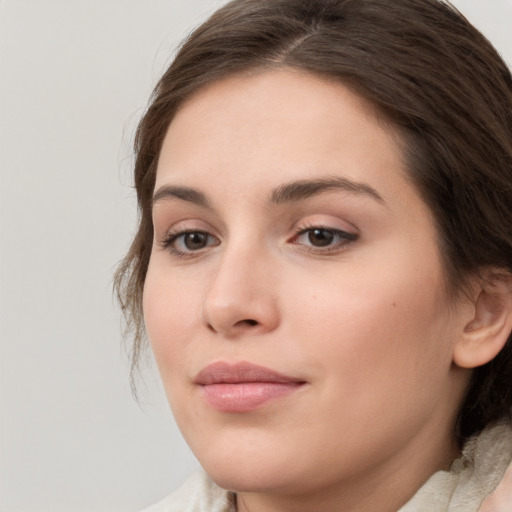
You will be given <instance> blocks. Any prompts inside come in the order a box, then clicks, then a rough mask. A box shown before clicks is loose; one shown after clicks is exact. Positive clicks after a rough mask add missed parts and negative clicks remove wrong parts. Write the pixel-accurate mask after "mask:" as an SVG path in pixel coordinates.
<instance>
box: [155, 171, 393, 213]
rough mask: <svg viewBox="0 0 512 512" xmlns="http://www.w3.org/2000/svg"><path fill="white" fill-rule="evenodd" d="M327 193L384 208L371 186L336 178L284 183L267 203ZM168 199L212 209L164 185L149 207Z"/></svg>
mask: <svg viewBox="0 0 512 512" xmlns="http://www.w3.org/2000/svg"><path fill="white" fill-rule="evenodd" d="M330 190H344V191H347V192H352V193H354V194H357V195H364V196H368V197H370V198H372V199H374V200H376V201H378V202H379V203H382V204H384V205H385V204H386V201H384V198H383V197H382V196H381V195H380V194H379V193H378V192H377V191H376V190H375V189H374V188H373V187H371V186H370V185H367V184H366V183H359V182H357V181H353V180H351V179H349V178H341V177H337V176H332V177H331V176H329V177H326V178H317V179H313V180H297V181H292V182H290V183H285V184H283V185H280V186H279V187H277V188H276V189H275V190H274V191H273V192H272V194H271V195H270V200H269V203H270V204H274V205H277V204H283V203H288V202H295V201H301V200H303V199H307V198H309V197H312V196H315V195H318V194H322V193H324V192H329V191H330ZM167 199H180V200H182V201H186V202H189V203H193V204H196V205H198V206H202V207H204V208H211V205H210V202H209V201H208V199H207V197H206V195H205V194H203V192H201V191H199V190H197V189H195V188H190V187H184V186H181V185H164V186H163V187H160V188H159V189H158V190H157V191H156V192H155V194H154V195H153V199H152V206H154V205H155V204H156V203H158V202H160V201H163V200H167Z"/></svg>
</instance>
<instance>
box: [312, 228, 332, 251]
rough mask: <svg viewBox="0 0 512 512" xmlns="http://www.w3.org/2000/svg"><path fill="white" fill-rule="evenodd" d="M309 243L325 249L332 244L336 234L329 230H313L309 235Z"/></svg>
mask: <svg viewBox="0 0 512 512" xmlns="http://www.w3.org/2000/svg"><path fill="white" fill-rule="evenodd" d="M308 238H309V241H310V242H311V244H312V245H315V246H316V247H324V246H326V245H329V244H331V243H332V241H333V239H334V234H333V233H332V231H328V230H327V229H313V230H312V231H310V232H309V235H308Z"/></svg>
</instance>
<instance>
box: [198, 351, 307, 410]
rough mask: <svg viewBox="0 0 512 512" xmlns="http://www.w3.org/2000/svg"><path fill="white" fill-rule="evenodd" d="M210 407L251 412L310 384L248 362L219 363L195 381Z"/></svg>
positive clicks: (199, 375)
mask: <svg viewBox="0 0 512 512" xmlns="http://www.w3.org/2000/svg"><path fill="white" fill-rule="evenodd" d="M194 382H195V384H197V385H199V386H200V387H201V391H202V395H203V397H204V399H205V400H206V402H207V403H208V405H210V406H211V407H213V408H214V409H216V410H218V411H221V412H250V411H253V410H255V409H258V408H260V407H262V406H264V405H266V404H267V403H268V402H272V401H275V400H277V399H279V398H284V397H285V396H288V395H290V394H291V393H294V392H295V391H298V390H299V389H301V388H302V387H303V386H304V385H305V384H306V382H305V381H303V380H301V379H298V378H295V377H291V376H287V375H283V374H282V373H279V372H276V371H275V370H271V369H270V368H266V367H264V366H259V365H255V364H252V363H248V362H245V361H243V362H237V363H227V362H223V361H221V362H215V363H212V364H210V365H208V366H206V367H205V368H203V369H202V370H201V371H200V372H199V373H198V375H197V377H196V378H195V380H194Z"/></svg>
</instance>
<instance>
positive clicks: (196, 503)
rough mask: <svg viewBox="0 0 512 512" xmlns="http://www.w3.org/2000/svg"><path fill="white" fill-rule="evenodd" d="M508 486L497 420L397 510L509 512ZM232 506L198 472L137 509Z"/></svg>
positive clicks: (505, 435)
mask: <svg viewBox="0 0 512 512" xmlns="http://www.w3.org/2000/svg"><path fill="white" fill-rule="evenodd" d="M507 468H509V469H508V470H507ZM500 482H501V483H500ZM511 489H512V427H511V425H510V424H509V423H508V422H500V423H497V424H496V425H493V426H491V427H488V428H486V429H485V430H484V431H482V432H481V433H480V435H478V436H475V437H473V438H471V439H469V440H468V441H467V443H466V444H465V446H464V449H463V451H462V455H461V457H460V458H458V459H457V460H456V461H455V462H454V463H453V464H452V466H451V468H450V471H438V472H437V473H434V474H433V475H432V476H431V477H430V478H429V480H428V481H427V482H426V483H425V484H424V485H423V486H422V487H421V488H420V489H419V490H418V492H417V493H416V494H415V495H414V496H413V498H412V499H411V500H410V501H409V502H407V503H406V504H405V505H404V506H403V507H402V508H400V510H399V511H398V512H512V490H511ZM235 510H236V507H235V496H234V494H233V493H231V492H228V491H225V490H224V489H221V488H220V487H219V486H217V485H216V484H215V483H214V482H212V480H211V479H210V478H209V477H208V476H207V475H206V473H205V472H204V471H200V472H198V473H196V474H194V475H193V476H192V477H191V478H190V479H189V480H188V481H187V482H186V483H185V484H184V485H183V486H181V487H180V488H179V489H178V490H177V491H175V492H174V493H172V494H171V495H170V496H168V497H167V498H165V499H164V500H162V501H160V502H159V503H156V504H155V505H153V506H151V507H149V508H147V509H145V510H143V511H142V512H235Z"/></svg>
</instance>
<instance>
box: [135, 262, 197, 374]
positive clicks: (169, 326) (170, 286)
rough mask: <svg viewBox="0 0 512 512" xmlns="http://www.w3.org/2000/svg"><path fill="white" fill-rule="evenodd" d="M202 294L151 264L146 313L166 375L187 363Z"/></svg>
mask: <svg viewBox="0 0 512 512" xmlns="http://www.w3.org/2000/svg"><path fill="white" fill-rule="evenodd" d="M198 296H199V290H195V289H194V288H193V283H191V282H188V283H187V285H186V288H185V289H184V288H183V283H181V282H180V280H179V279H177V278H176V276H175V275H170V273H169V272H166V271H165V269H163V268H162V266H161V265H158V263H156V264H154V263H150V265H149V268H148V273H147V276H146V281H145V284H144V294H143V311H144V322H145V326H146V331H147V334H148V337H149V342H150V344H151V348H152V350H153V353H154V355H155V359H156V361H157V363H158V365H159V368H160V371H161V372H162V375H163V374H164V373H166V372H167V370H168V369H169V367H172V366H174V365H178V364H179V361H180V358H181V360H182V359H183V345H184V343H185V342H186V341H187V340H188V339H190V337H191V333H192V330H193V329H194V328H195V326H196V325H197V318H199V314H200V307H199V301H198V299H197V298H198Z"/></svg>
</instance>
